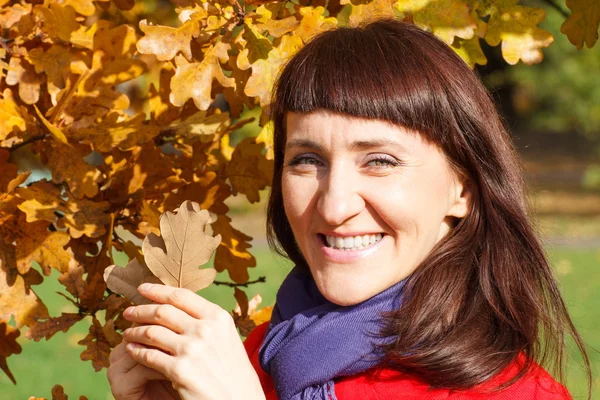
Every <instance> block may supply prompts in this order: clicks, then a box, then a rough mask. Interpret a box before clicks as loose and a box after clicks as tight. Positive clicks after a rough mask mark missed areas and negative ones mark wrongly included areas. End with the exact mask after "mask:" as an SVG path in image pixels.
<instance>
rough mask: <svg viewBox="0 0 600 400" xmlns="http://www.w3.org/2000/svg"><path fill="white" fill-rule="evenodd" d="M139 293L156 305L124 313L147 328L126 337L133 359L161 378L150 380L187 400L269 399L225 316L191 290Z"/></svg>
mask: <svg viewBox="0 0 600 400" xmlns="http://www.w3.org/2000/svg"><path fill="white" fill-rule="evenodd" d="M138 290H139V291H140V293H141V294H142V295H143V296H144V297H146V298H148V299H150V300H152V301H154V302H155V303H157V304H148V305H141V306H136V307H130V308H128V309H127V310H125V312H124V314H123V315H124V316H125V318H126V319H127V320H129V321H132V322H134V323H136V324H144V325H141V326H135V325H134V326H133V327H131V328H129V329H127V330H125V332H124V335H123V338H124V340H125V341H127V342H128V344H127V345H126V346H125V349H126V352H127V354H128V356H129V357H130V358H131V360H132V361H136V362H138V363H139V364H141V366H144V367H147V368H150V369H152V370H154V371H155V372H156V373H157V375H155V376H152V377H151V378H154V380H156V379H161V378H163V377H166V379H168V380H169V381H171V383H172V385H173V388H175V389H176V390H177V392H178V393H179V395H180V396H181V398H182V399H184V400H187V399H194V400H198V399H203V400H224V399H264V398H265V397H264V393H263V391H262V388H261V386H260V382H259V380H258V376H257V375H256V372H255V371H254V368H253V367H252V364H251V363H250V360H249V359H248V356H247V354H246V351H245V350H244V346H243V344H242V341H241V340H240V338H239V336H238V333H237V330H236V328H235V325H234V323H233V318H232V317H231V315H230V314H229V313H228V312H227V311H225V310H223V309H222V308H221V307H219V306H217V305H216V304H213V303H211V302H209V301H207V300H205V299H204V298H202V297H200V296H198V295H196V294H195V293H193V292H191V291H189V290H187V289H178V288H173V287H169V286H165V285H153V284H143V285H140V287H139V288H138ZM135 368H137V367H135ZM145 372H148V371H145ZM159 375H160V376H159ZM140 398H142V397H140Z"/></svg>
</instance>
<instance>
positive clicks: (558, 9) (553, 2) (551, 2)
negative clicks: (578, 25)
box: [544, 0, 569, 18]
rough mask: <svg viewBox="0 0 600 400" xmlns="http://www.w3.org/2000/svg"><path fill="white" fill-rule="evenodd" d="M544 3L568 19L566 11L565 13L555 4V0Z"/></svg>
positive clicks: (545, 0) (546, 0)
mask: <svg viewBox="0 0 600 400" xmlns="http://www.w3.org/2000/svg"><path fill="white" fill-rule="evenodd" d="M544 2H545V3H546V4H548V5H549V6H550V7H552V8H554V9H555V10H556V11H558V12H559V14H560V15H562V16H563V17H565V18H569V13H568V12H567V11H565V10H564V9H563V8H562V7H561V6H560V4H558V3H557V2H556V0H544Z"/></svg>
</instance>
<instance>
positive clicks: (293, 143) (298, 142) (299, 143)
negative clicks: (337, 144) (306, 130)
mask: <svg viewBox="0 0 600 400" xmlns="http://www.w3.org/2000/svg"><path fill="white" fill-rule="evenodd" d="M294 147H302V148H311V149H316V150H319V151H322V150H323V146H321V145H320V144H318V143H316V142H313V141H312V140H309V139H294V140H290V141H289V142H287V143H286V145H285V148H286V149H291V148H294Z"/></svg>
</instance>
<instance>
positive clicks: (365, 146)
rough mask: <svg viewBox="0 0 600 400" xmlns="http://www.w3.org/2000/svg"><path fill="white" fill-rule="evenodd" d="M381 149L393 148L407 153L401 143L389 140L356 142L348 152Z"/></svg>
mask: <svg viewBox="0 0 600 400" xmlns="http://www.w3.org/2000/svg"><path fill="white" fill-rule="evenodd" d="M382 147H394V148H396V149H398V150H401V151H404V152H406V151H407V149H406V147H404V146H403V145H402V144H401V143H399V142H397V141H395V140H390V139H371V140H357V141H355V142H352V143H351V144H350V150H369V149H374V148H382Z"/></svg>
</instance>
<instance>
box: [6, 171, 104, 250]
mask: <svg viewBox="0 0 600 400" xmlns="http://www.w3.org/2000/svg"><path fill="white" fill-rule="evenodd" d="M16 193H17V195H18V196H19V197H20V198H21V199H23V200H24V201H23V202H22V203H21V204H19V205H18V207H19V209H20V210H21V211H23V212H24V213H25V215H26V216H27V222H33V221H38V220H44V221H48V222H54V223H55V224H56V225H57V226H58V227H59V228H62V227H64V228H68V229H69V233H70V235H71V236H72V237H73V238H75V239H77V238H80V237H81V236H82V235H86V236H88V237H91V238H97V237H100V236H102V235H104V234H105V233H106V227H107V226H108V225H109V224H110V213H109V210H110V203H108V202H107V201H99V202H96V201H91V200H87V199H67V200H65V199H64V198H63V196H62V195H61V193H60V192H59V191H58V189H57V188H56V187H55V186H54V185H52V184H51V183H49V182H47V181H46V180H41V181H38V182H35V183H34V184H32V185H30V186H28V187H27V188H18V189H16ZM56 212H58V213H59V214H60V215H62V216H61V217H60V218H59V217H58V216H57V214H56Z"/></svg>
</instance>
